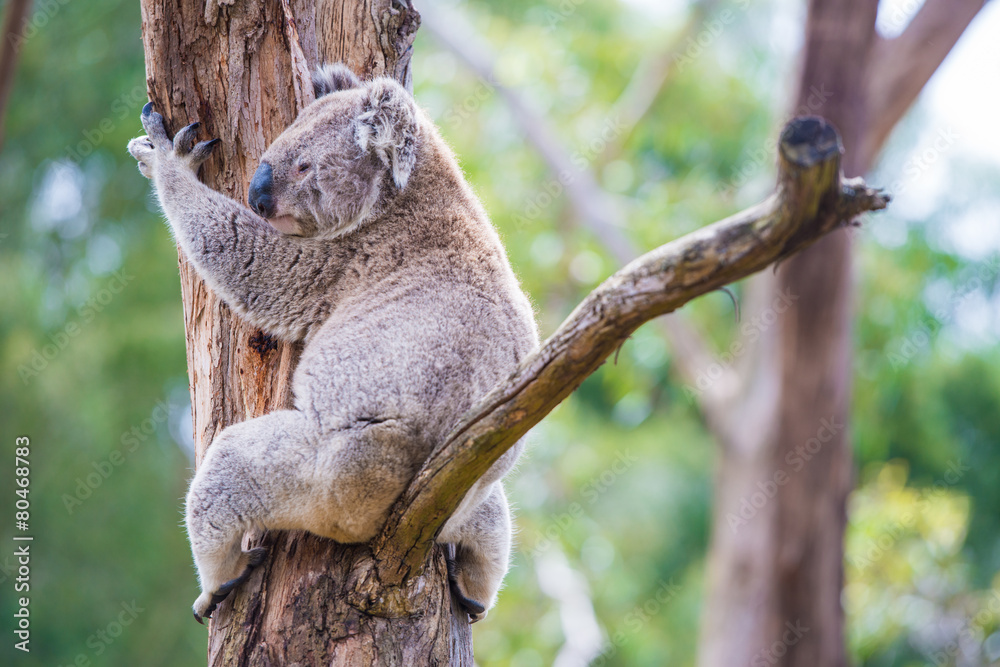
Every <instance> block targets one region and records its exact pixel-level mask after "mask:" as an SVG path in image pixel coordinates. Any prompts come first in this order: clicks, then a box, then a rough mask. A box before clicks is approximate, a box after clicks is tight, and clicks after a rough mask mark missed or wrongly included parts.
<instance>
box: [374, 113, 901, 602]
mask: <svg viewBox="0 0 1000 667" xmlns="http://www.w3.org/2000/svg"><path fill="white" fill-rule="evenodd" d="M842 150H843V149H842V147H841V144H840V139H839V137H838V135H837V132H836V130H835V129H834V128H833V126H832V125H831V124H830V123H828V122H827V121H826V120H824V119H822V118H818V117H802V118H796V119H793V120H792V121H790V122H789V123H788V125H787V126H786V127H785V129H784V131H783V132H782V134H781V144H780V150H779V151H778V155H779V159H778V186H777V188H776V191H775V193H774V194H773V195H772V196H771V197H769V198H768V199H767V200H766V201H764V202H762V203H761V204H758V205H757V206H754V207H753V208H750V209H747V210H746V211H743V212H741V213H738V214H736V215H734V216H732V217H730V218H727V219H725V220H722V221H720V222H717V223H715V224H713V225H710V226H708V227H705V228H703V229H701V230H698V231H696V232H694V233H692V234H688V235H687V236H684V237H682V238H680V239H677V240H676V241H673V242H671V243H668V244H666V245H664V246H661V247H659V248H657V249H655V250H653V251H651V252H649V253H647V254H645V255H643V256H642V257H639V258H638V259H636V260H635V261H633V262H632V263H630V264H629V265H628V266H626V267H625V268H623V269H622V270H620V271H618V272H617V273H615V274H614V275H612V276H611V277H610V278H608V279H607V280H606V281H605V282H604V283H603V284H602V285H600V286H599V287H598V288H597V289H595V290H594V291H593V292H591V293H590V294H589V295H588V296H587V298H586V299H584V301H583V302H582V303H581V304H580V305H579V306H577V308H576V309H575V310H574V311H573V312H572V313H571V314H570V316H569V317H568V318H567V319H566V321H565V322H564V323H563V324H562V325H561V326H560V327H559V329H558V330H556V332H555V333H554V334H553V335H552V337H551V338H549V339H548V340H547V341H546V342H545V343H544V344H542V346H541V347H540V348H539V349H538V350H536V351H535V352H534V353H532V354H531V355H530V356H529V357H528V358H527V359H525V360H524V361H523V362H522V363H521V366H520V367H519V368H518V369H517V370H516V371H515V372H514V373H513V374H512V375H511V376H510V378H508V379H507V380H506V381H505V382H503V383H502V384H500V385H499V386H497V387H496V388H494V389H493V390H492V391H491V392H490V393H489V394H488V395H487V396H486V397H485V398H483V399H482V400H481V401H480V402H479V403H478V404H477V405H476V406H475V407H473V408H472V409H471V410H470V411H469V412H468V413H467V414H466V415H465V416H464V417H463V419H462V420H461V422H460V423H459V425H458V426H457V427H456V428H455V429H454V430H453V431H452V433H451V434H450V435H449V436H448V437H447V438H446V439H445V442H444V443H442V444H441V445H440V446H439V447H438V448H437V449H436V450H435V451H434V453H433V454H432V455H431V456H430V458H429V459H428V460H427V462H426V463H425V464H424V466H423V468H422V469H421V470H420V472H419V473H417V475H416V477H415V478H414V480H413V482H412V483H411V484H410V486H409V487H408V488H407V490H406V491H405V492H404V493H403V495H402V496H401V497H400V499H399V500H398V501H397V502H396V504H395V506H394V507H393V510H392V512H391V513H390V515H389V519H388V521H387V522H386V525H385V527H384V529H383V530H382V532H381V534H380V535H379V536H378V537H377V538H376V539H375V541H374V542H373V544H372V547H373V552H374V555H375V563H376V568H375V570H374V571H372V572H371V573H370V574H369V575H368V577H367V578H364V579H365V580H364V581H359V583H358V587H359V591H364V590H366V589H368V590H372V588H371V586H372V584H373V583H375V582H376V581H377V582H378V584H379V585H380V586H382V587H386V588H398V589H400V590H401V592H403V595H404V596H405V592H404V591H405V589H406V584H407V581H408V580H409V579H410V578H412V577H413V576H415V575H417V574H419V572H420V571H421V569H422V568H423V567H424V564H425V563H426V562H427V556H428V552H429V549H430V547H431V545H432V544H433V540H434V538H435V536H436V535H437V533H438V532H439V531H440V529H441V527H442V526H443V525H444V523H445V521H447V519H448V517H450V516H451V514H452V512H454V511H455V508H456V507H458V505H459V503H460V502H461V501H462V499H463V497H464V496H465V494H466V492H467V491H468V490H469V488H470V487H471V486H472V485H473V484H474V483H475V482H476V480H477V479H479V477H480V476H482V474H483V473H485V472H486V470H487V469H488V468H489V467H490V466H491V465H492V464H493V463H494V462H495V461H496V460H497V459H498V458H500V456H501V455H502V454H503V453H504V452H505V451H507V449H508V448H509V447H511V446H512V445H513V444H514V443H515V442H517V440H518V439H519V438H521V437H522V436H523V435H524V434H525V433H527V432H528V430H529V429H530V428H531V427H533V426H534V425H535V424H537V423H538V422H539V421H541V420H542V418H543V417H545V415H547V414H548V413H549V412H550V411H551V410H552V409H553V408H555V407H556V406H557V405H558V404H559V403H560V402H561V401H562V400H563V399H564V398H566V397H567V396H568V395H569V394H570V393H572V392H573V390H575V389H576V388H577V387H578V386H579V385H580V383H582V382H583V380H584V379H586V378H587V376H589V375H590V374H591V373H593V372H594V371H595V370H597V368H598V367H600V365H601V364H602V363H604V360H605V359H607V357H608V356H609V355H610V354H611V353H612V352H614V351H615V349H617V348H618V347H619V346H620V345H622V344H623V343H624V342H625V340H626V339H628V337H629V336H630V335H631V334H632V332H633V331H635V330H636V329H637V328H638V327H639V326H640V325H642V324H643V323H645V322H647V321H649V320H651V319H652V318H654V317H656V316H658V315H663V314H665V313H669V312H671V311H673V310H676V309H677V308H680V307H681V306H682V305H684V304H685V303H687V302H688V301H690V300H691V299H693V298H695V297H697V296H700V295H702V294H705V293H707V292H711V291H713V290H716V289H718V288H719V287H722V286H723V285H726V284H728V283H731V282H733V281H735V280H739V279H741V278H744V277H746V276H749V275H750V274H752V273H755V272H757V271H760V270H761V269H763V268H765V267H767V266H768V265H769V264H771V263H772V262H775V261H777V260H780V259H783V258H785V257H787V256H789V255H791V254H794V253H795V252H798V251H800V250H802V249H804V248H805V247H807V246H809V245H810V244H812V243H813V242H815V241H816V240H817V239H819V238H820V237H822V236H823V235H825V234H827V233H828V232H830V231H832V230H834V229H836V228H838V227H843V226H845V225H847V224H848V223H850V221H851V218H853V216H855V215H857V214H859V213H861V212H864V211H869V210H877V209H882V208H885V206H886V204H887V202H888V197H887V196H885V195H883V194H881V193H880V192H879V191H878V190H873V189H871V188H868V187H867V186H866V185H865V184H864V183H863V182H862V181H860V179H854V180H851V181H843V180H842V178H841V176H840V157H841V153H842ZM383 590H385V589H384V588H383ZM359 597H362V596H359Z"/></svg>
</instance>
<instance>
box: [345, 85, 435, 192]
mask: <svg viewBox="0 0 1000 667" xmlns="http://www.w3.org/2000/svg"><path fill="white" fill-rule="evenodd" d="M419 135H420V124H419V122H418V121H417V108H416V105H415V104H414V102H413V97H411V96H410V94H409V93H408V92H406V89H405V88H403V87H402V86H401V85H399V83H398V82H396V81H395V80H393V79H389V78H384V77H382V78H378V79H375V80H373V81H371V82H370V83H368V84H367V91H366V94H365V100H364V105H363V107H362V111H361V113H360V114H359V115H358V117H357V120H356V125H355V128H354V138H355V140H356V141H357V142H358V146H360V147H361V150H362V151H364V152H366V153H369V152H370V153H372V154H374V155H376V156H377V157H378V158H379V160H381V161H382V164H384V165H385V166H386V167H387V168H389V169H390V170H391V171H392V180H393V182H394V183H395V184H396V187H397V188H399V189H400V190H402V189H403V188H405V187H406V182H407V181H408V180H409V179H410V173H411V172H412V171H413V166H414V164H415V163H416V161H417V139H418V137H419Z"/></svg>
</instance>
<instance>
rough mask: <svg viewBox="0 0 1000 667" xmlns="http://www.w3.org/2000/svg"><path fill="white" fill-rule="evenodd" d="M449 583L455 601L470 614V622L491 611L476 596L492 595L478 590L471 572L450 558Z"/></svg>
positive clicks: (481, 617)
mask: <svg viewBox="0 0 1000 667" xmlns="http://www.w3.org/2000/svg"><path fill="white" fill-rule="evenodd" d="M447 563H448V585H449V587H450V588H451V594H452V595H454V596H455V601H456V602H458V606H459V607H461V609H462V611H464V612H465V613H466V614H468V615H469V623H475V622H477V621H481V620H483V619H484V618H486V614H487V613H489V612H488V611H487V609H486V605H484V604H483V603H482V602H479V601H478V600H477V599H476V597H475V596H477V595H478V596H480V599H483V600H487V601H488V600H489V599H490V596H489V594H488V593H486V592H485V591H476V590H474V589H475V588H476V587H475V586H473V583H474V582H473V577H470V576H469V574H470V573H469V572H463V571H462V568H461V567H460V566H459V565H458V564H457V563H456V562H455V560H454V559H452V558H448V559H447Z"/></svg>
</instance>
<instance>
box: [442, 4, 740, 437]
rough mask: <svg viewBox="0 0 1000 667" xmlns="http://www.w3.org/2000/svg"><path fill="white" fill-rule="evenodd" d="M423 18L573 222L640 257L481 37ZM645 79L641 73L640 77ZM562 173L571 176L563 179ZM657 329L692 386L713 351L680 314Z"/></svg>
mask: <svg viewBox="0 0 1000 667" xmlns="http://www.w3.org/2000/svg"><path fill="white" fill-rule="evenodd" d="M711 6H714V3H711V2H706V3H702V4H701V5H699V7H701V8H702V10H701V11H702V13H704V12H707V11H708V8H709V7H711ZM423 20H424V22H423V25H424V29H425V30H428V31H429V32H430V33H431V34H432V35H433V36H434V38H435V39H437V40H438V41H439V42H440V43H441V44H442V45H443V46H444V47H445V48H447V49H448V50H449V51H451V52H452V53H453V54H455V56H457V57H458V58H459V59H460V60H461V61H462V62H464V63H465V64H466V66H468V67H469V69H471V70H472V71H473V72H475V73H476V74H477V75H478V76H479V77H480V78H482V79H483V80H485V81H487V82H489V84H490V85H491V86H493V87H494V89H495V90H496V91H497V93H498V94H499V95H500V96H501V97H502V98H503V100H504V102H505V103H506V105H507V108H508V109H509V110H510V113H511V116H512V118H513V119H514V122H515V123H517V125H518V126H519V127H520V128H521V130H522V131H523V132H524V135H525V138H527V140H528V142H529V143H530V144H531V145H532V146H534V147H535V150H536V151H538V154H539V156H540V157H541V158H542V160H543V161H544V162H545V164H546V165H547V166H548V168H549V171H550V172H551V173H552V174H553V176H555V177H557V178H559V179H560V183H562V184H563V185H564V188H565V192H566V197H567V199H568V200H569V204H570V208H571V209H572V211H573V214H574V216H573V220H574V222H575V223H576V224H577V225H581V226H583V227H585V228H587V229H588V230H590V232H591V233H592V234H594V236H595V237H597V239H598V240H599V241H600V242H601V244H602V246H603V247H604V248H606V249H607V250H608V252H610V253H611V255H612V256H613V257H614V258H615V259H616V260H617V261H618V263H619V264H620V265H622V266H624V265H625V264H628V263H629V262H631V261H632V260H633V259H635V258H636V257H637V256H638V255H639V250H638V248H637V247H636V246H635V244H634V243H632V241H631V240H630V239H629V238H628V237H627V236H626V235H625V234H624V233H623V232H622V227H624V219H625V216H624V215H623V213H622V211H621V207H620V206H619V205H618V204H617V203H616V202H615V201H614V199H613V198H612V197H610V196H609V195H608V194H607V192H606V191H605V190H604V189H603V188H602V187H601V186H600V185H599V184H598V182H597V179H596V178H595V176H594V174H593V172H592V171H591V170H590V169H588V168H586V167H584V168H580V167H579V166H578V165H576V164H574V163H573V161H572V159H571V158H570V152H569V151H567V150H566V149H565V147H563V146H562V145H560V143H559V141H558V140H557V139H556V138H555V137H557V136H558V134H557V133H556V132H555V130H554V129H553V128H552V127H551V126H550V125H549V123H548V121H547V120H546V119H545V118H544V117H542V116H541V115H540V114H538V113H536V112H535V111H534V110H533V109H532V108H531V106H530V105H529V104H528V103H527V102H526V101H525V100H524V99H523V98H522V96H521V95H520V94H519V93H518V92H517V91H515V90H512V89H510V88H507V87H506V86H503V85H501V84H500V83H499V82H498V81H497V77H496V73H495V67H494V64H493V63H494V62H495V61H496V59H495V58H494V57H493V55H492V54H491V53H489V51H488V50H487V49H485V48H484V47H482V46H475V45H474V44H476V45H478V44H482V43H483V40H481V39H476V40H472V39H466V40H461V39H459V38H457V37H456V35H471V34H474V32H473V28H472V27H471V26H468V25H464V24H463V23H462V22H460V20H459V19H458V17H456V16H453V15H450V14H444V13H442V12H441V10H438V9H433V10H427V9H425V10H424V13H423ZM690 25H692V26H697V25H700V23H699V22H698V21H697V20H696V19H694V18H693V19H692V21H691V23H690ZM672 52H673V50H671V53H672ZM664 62H667V61H666V60H665V61H664ZM663 75H664V80H662V81H660V82H659V85H660V86H662V85H663V84H664V83H665V77H666V75H667V72H666V71H664V73H663ZM646 78H647V77H643V80H645V79H646ZM623 97H624V96H623ZM649 103H650V104H651V103H652V100H649ZM638 104H640V103H639V102H638V101H633V102H629V103H627V104H626V106H629V107H632V106H636V105H638ZM617 106H619V105H616V107H617ZM647 109H648V107H647ZM633 113H638V116H636V117H635V118H634V122H638V120H639V118H640V117H641V115H642V114H643V113H645V110H643V111H641V113H639V112H638V111H637V110H636V109H633ZM611 117H612V118H614V116H611ZM566 174H570V175H571V176H572V177H571V178H564V177H563V176H564V175H566ZM662 330H663V334H664V336H665V337H666V339H667V340H668V341H669V343H670V346H671V348H672V349H673V350H674V352H675V354H674V360H675V364H676V366H677V368H678V369H679V371H680V374H681V376H682V377H683V379H684V381H685V382H686V383H688V384H690V385H693V384H694V383H695V382H696V381H697V378H698V374H699V372H701V371H703V370H704V369H706V368H708V367H710V366H712V365H713V363H714V362H715V355H713V354H712V353H711V351H710V350H709V348H708V346H707V345H706V344H705V342H704V341H703V340H702V337H701V336H700V335H699V333H698V331H697V330H696V329H695V328H694V327H693V326H691V325H690V323H688V322H687V320H685V319H684V318H683V317H682V316H681V315H679V314H678V315H675V316H674V317H670V318H666V319H664V320H663V324H662ZM721 368H722V376H721V377H719V378H718V379H717V380H716V381H715V382H714V383H713V384H712V386H711V387H710V388H708V389H706V390H705V391H704V392H703V393H702V395H701V397H700V400H699V405H700V407H701V410H702V412H703V413H704V415H705V419H706V421H707V422H708V423H709V425H710V427H711V428H712V429H713V431H714V432H716V433H719V434H721V433H722V431H720V430H718V429H717V428H716V426H718V425H720V424H723V423H724V422H725V418H724V411H725V404H726V401H727V398H728V397H732V396H734V395H735V394H736V392H737V388H738V386H739V377H738V376H737V375H736V373H735V372H734V371H733V370H732V369H731V368H728V367H724V366H723V367H721Z"/></svg>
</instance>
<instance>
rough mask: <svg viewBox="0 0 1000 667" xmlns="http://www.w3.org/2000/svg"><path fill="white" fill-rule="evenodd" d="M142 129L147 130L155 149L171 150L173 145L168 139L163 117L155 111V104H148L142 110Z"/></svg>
mask: <svg viewBox="0 0 1000 667" xmlns="http://www.w3.org/2000/svg"><path fill="white" fill-rule="evenodd" d="M140 120H142V129H144V130H146V134H147V135H149V139H150V140H151V141H152V143H153V146H154V147H155V148H161V149H165V150H169V147H170V146H171V145H172V144H171V143H170V139H169V138H168V137H167V130H166V129H165V128H164V127H163V116H161V115H160V114H158V113H156V112H155V111H153V103H152V102H147V103H146V106H144V107H143V108H142V115H141V116H140Z"/></svg>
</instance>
